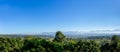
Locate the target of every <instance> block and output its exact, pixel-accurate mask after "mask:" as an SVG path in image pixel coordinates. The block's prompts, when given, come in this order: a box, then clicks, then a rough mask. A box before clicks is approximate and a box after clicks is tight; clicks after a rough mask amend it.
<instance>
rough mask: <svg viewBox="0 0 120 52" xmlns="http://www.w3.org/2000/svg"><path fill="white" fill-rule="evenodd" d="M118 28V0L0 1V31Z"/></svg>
mask: <svg viewBox="0 0 120 52" xmlns="http://www.w3.org/2000/svg"><path fill="white" fill-rule="evenodd" d="M119 28H120V0H0V33H40V32H53V31H58V30H60V31H88V30H105V29H119Z"/></svg>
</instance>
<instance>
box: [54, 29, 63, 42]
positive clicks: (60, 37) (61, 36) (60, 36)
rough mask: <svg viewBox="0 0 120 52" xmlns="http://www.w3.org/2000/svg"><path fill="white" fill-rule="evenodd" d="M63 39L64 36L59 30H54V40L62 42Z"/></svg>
mask: <svg viewBox="0 0 120 52" xmlns="http://www.w3.org/2000/svg"><path fill="white" fill-rule="evenodd" d="M64 40H65V36H64V34H63V33H62V32H61V31H58V32H56V36H55V38H54V41H56V42H63V41H64Z"/></svg>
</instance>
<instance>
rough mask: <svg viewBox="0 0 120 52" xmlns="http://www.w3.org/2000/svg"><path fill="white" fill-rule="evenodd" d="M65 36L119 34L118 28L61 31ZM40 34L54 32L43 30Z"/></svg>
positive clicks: (53, 34)
mask: <svg viewBox="0 0 120 52" xmlns="http://www.w3.org/2000/svg"><path fill="white" fill-rule="evenodd" d="M63 33H64V34H65V36H67V37H88V36H108V35H120V29H115V30H95V31H88V32H84V31H67V32H63ZM41 35H51V36H55V32H43V33H41Z"/></svg>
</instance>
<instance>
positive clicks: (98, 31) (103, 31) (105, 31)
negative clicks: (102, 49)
mask: <svg viewBox="0 0 120 52" xmlns="http://www.w3.org/2000/svg"><path fill="white" fill-rule="evenodd" d="M90 32H94V33H120V29H114V30H95V31H90Z"/></svg>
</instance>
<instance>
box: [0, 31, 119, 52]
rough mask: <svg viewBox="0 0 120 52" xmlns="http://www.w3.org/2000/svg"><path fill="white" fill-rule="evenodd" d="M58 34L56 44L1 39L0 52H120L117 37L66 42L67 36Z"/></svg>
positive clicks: (46, 41) (32, 40)
mask: <svg viewBox="0 0 120 52" xmlns="http://www.w3.org/2000/svg"><path fill="white" fill-rule="evenodd" d="M56 34H57V37H55V38H56V39H57V38H58V39H57V40H56V39H55V40H56V41H55V42H54V41H50V40H45V39H42V38H35V37H25V38H8V37H0V52H120V41H119V40H120V39H119V37H118V36H116V35H114V36H113V37H112V38H111V41H108V42H104V43H103V42H99V41H98V40H80V41H76V40H74V39H68V40H67V41H66V40H63V39H65V36H64V35H63V34H62V33H61V32H57V33H56ZM61 34H62V35H61ZM61 37H64V38H61ZM61 39H62V40H61ZM63 41H65V42H63ZM61 42H63V43H61Z"/></svg>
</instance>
